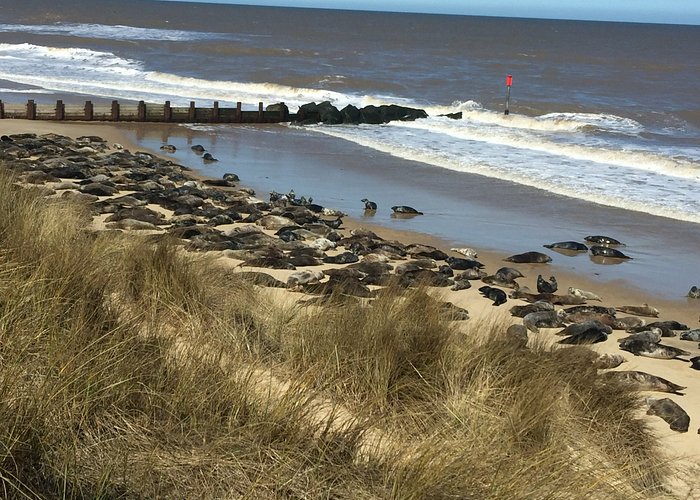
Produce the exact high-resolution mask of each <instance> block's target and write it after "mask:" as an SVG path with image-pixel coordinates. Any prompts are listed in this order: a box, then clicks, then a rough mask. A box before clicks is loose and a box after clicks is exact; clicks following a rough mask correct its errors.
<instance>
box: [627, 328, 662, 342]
mask: <svg viewBox="0 0 700 500" xmlns="http://www.w3.org/2000/svg"><path fill="white" fill-rule="evenodd" d="M625 340H644V341H646V342H653V343H655V344H658V343H659V342H661V328H653V327H652V328H650V329H649V330H644V331H641V332H637V333H633V334H632V335H628V336H627V337H623V338H621V339H618V342H624V341H625Z"/></svg>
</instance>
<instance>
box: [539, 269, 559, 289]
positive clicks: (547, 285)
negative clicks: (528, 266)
mask: <svg viewBox="0 0 700 500" xmlns="http://www.w3.org/2000/svg"><path fill="white" fill-rule="evenodd" d="M558 288H559V285H557V279H556V278H555V277H554V276H550V277H549V281H545V279H544V278H543V277H542V275H541V274H539V275H538V276H537V293H554V292H556V291H557V289H558Z"/></svg>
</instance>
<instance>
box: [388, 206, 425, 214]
mask: <svg viewBox="0 0 700 500" xmlns="http://www.w3.org/2000/svg"><path fill="white" fill-rule="evenodd" d="M391 210H393V212H394V213H395V214H402V215H423V212H419V211H418V210H416V209H415V208H413V207H408V206H406V205H396V206H393V207H391Z"/></svg>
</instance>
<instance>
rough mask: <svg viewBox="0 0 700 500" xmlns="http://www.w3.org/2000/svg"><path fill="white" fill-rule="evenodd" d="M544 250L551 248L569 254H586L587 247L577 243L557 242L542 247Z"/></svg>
mask: <svg viewBox="0 0 700 500" xmlns="http://www.w3.org/2000/svg"><path fill="white" fill-rule="evenodd" d="M542 246H543V247H545V248H552V249H555V250H569V251H570V252H587V251H588V247H587V246H586V245H584V244H583V243H579V242H577V241H559V242H557V243H551V244H549V245H542Z"/></svg>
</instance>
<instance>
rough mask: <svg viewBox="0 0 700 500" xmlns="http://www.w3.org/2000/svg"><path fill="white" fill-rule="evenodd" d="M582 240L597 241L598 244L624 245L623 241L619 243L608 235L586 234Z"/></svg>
mask: <svg viewBox="0 0 700 500" xmlns="http://www.w3.org/2000/svg"><path fill="white" fill-rule="evenodd" d="M584 240H586V241H587V242H589V243H597V244H598V245H618V246H622V247H624V246H626V245H625V244H624V243H620V242H619V241H617V240H616V239H615V238H611V237H610V236H586V237H585V238H584Z"/></svg>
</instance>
